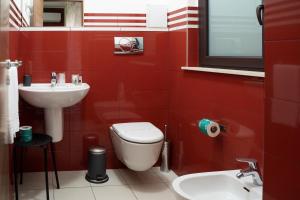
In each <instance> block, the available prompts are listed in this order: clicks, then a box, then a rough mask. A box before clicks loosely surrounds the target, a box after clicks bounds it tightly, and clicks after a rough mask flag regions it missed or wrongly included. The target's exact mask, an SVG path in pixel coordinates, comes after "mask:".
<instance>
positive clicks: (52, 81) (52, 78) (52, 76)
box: [51, 72, 57, 87]
mask: <svg viewBox="0 0 300 200" xmlns="http://www.w3.org/2000/svg"><path fill="white" fill-rule="evenodd" d="M56 84H57V76H56V73H55V72H52V73H51V87H54V86H56Z"/></svg>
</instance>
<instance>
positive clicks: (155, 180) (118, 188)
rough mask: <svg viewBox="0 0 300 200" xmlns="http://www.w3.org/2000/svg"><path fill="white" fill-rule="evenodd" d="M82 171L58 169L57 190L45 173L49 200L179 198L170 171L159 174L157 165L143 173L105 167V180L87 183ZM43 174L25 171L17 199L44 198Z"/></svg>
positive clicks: (177, 199)
mask: <svg viewBox="0 0 300 200" xmlns="http://www.w3.org/2000/svg"><path fill="white" fill-rule="evenodd" d="M85 173H86V172H85V171H67V172H59V180H60V184H61V189H59V190H58V189H56V188H55V178H54V176H53V173H49V185H50V186H51V189H50V199H51V200H182V199H181V198H180V197H178V196H177V195H176V194H175V192H173V190H172V188H171V182H172V181H173V180H174V179H175V178H176V177H177V176H176V174H175V173H174V172H172V171H171V172H170V173H162V172H160V171H159V168H153V169H151V170H149V171H147V172H133V171H130V170H127V169H117V170H107V174H108V176H109V181H108V182H106V183H104V184H90V183H89V182H87V181H86V180H85ZM44 187H45V183H44V174H43V173H25V174H24V179H23V185H22V186H20V189H19V193H20V197H21V198H20V200H29V199H30V200H44V199H46V192H45V189H44Z"/></svg>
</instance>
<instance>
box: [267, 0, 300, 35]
mask: <svg viewBox="0 0 300 200" xmlns="http://www.w3.org/2000/svg"><path fill="white" fill-rule="evenodd" d="M264 5H265V15H264V21H265V22H264V32H265V33H264V34H265V40H266V41H278V40H295V39H297V40H298V39H300V12H299V10H300V2H299V1H298V0H265V1H264Z"/></svg>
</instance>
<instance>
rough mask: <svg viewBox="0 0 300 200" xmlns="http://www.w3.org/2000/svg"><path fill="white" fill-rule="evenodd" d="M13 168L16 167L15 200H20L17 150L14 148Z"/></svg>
mask: <svg viewBox="0 0 300 200" xmlns="http://www.w3.org/2000/svg"><path fill="white" fill-rule="evenodd" d="M13 167H14V179H15V180H14V184H15V199H16V200H18V199H19V193H18V170H17V148H16V146H15V145H14V147H13Z"/></svg>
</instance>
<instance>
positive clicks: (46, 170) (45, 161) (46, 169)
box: [44, 146, 49, 200]
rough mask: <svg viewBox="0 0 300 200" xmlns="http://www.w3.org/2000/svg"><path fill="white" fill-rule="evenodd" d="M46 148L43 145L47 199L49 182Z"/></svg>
mask: <svg viewBox="0 0 300 200" xmlns="http://www.w3.org/2000/svg"><path fill="white" fill-rule="evenodd" d="M47 154H48V148H47V146H46V147H44V165H45V180H46V195H47V200H49V184H48V155H47Z"/></svg>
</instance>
